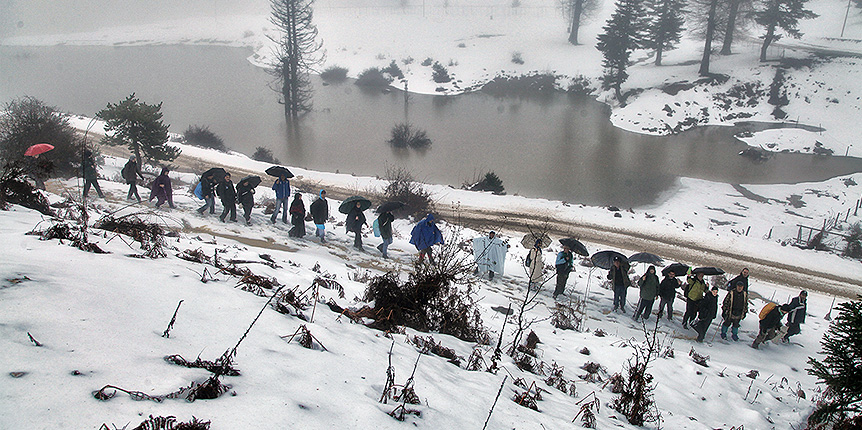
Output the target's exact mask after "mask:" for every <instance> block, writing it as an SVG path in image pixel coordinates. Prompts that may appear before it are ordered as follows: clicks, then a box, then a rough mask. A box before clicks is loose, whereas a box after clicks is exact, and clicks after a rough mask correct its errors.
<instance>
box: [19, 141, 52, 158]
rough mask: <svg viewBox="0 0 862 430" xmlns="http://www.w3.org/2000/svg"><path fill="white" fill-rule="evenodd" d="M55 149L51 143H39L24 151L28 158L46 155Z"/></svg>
mask: <svg viewBox="0 0 862 430" xmlns="http://www.w3.org/2000/svg"><path fill="white" fill-rule="evenodd" d="M52 149H54V145H51V144H50V143H37V144H35V145H33V146H31V147H29V148H27V150H26V151H24V155H26V156H28V157H35V156H37V155H39V154H44V153H46V152H48V151H50V150H52Z"/></svg>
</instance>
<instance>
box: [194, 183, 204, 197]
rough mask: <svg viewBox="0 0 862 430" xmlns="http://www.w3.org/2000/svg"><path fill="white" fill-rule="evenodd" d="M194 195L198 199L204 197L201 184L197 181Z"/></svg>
mask: <svg viewBox="0 0 862 430" xmlns="http://www.w3.org/2000/svg"><path fill="white" fill-rule="evenodd" d="M195 197H197V198H198V199H199V200H203V199H204V191H203V185H201V183H200V182H198V185H197V186H196V187H195Z"/></svg>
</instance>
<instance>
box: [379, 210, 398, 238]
mask: <svg viewBox="0 0 862 430" xmlns="http://www.w3.org/2000/svg"><path fill="white" fill-rule="evenodd" d="M392 221H395V216H394V215H392V213H390V212H386V213H382V214H380V216H378V217H377V228H379V229H380V237H382V238H383V239H392Z"/></svg>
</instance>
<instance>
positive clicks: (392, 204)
mask: <svg viewBox="0 0 862 430" xmlns="http://www.w3.org/2000/svg"><path fill="white" fill-rule="evenodd" d="M403 207H404V203H402V202H397V201H389V202H386V203H383V204H382V205H380V207H379V208H377V213H379V214H385V213H386V212H392V211H397V210H398V209H401V208H403Z"/></svg>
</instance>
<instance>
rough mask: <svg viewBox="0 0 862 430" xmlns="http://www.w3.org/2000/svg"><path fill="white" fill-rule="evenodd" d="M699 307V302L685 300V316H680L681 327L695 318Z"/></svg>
mask: <svg viewBox="0 0 862 430" xmlns="http://www.w3.org/2000/svg"><path fill="white" fill-rule="evenodd" d="M699 307H700V300H692V299H690V298H688V297H686V298H685V314H684V315H683V316H682V323H683V325H685V324H688V323H689V322H690V321H693V320H694V319H695V318H697V310H698V308H699Z"/></svg>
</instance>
